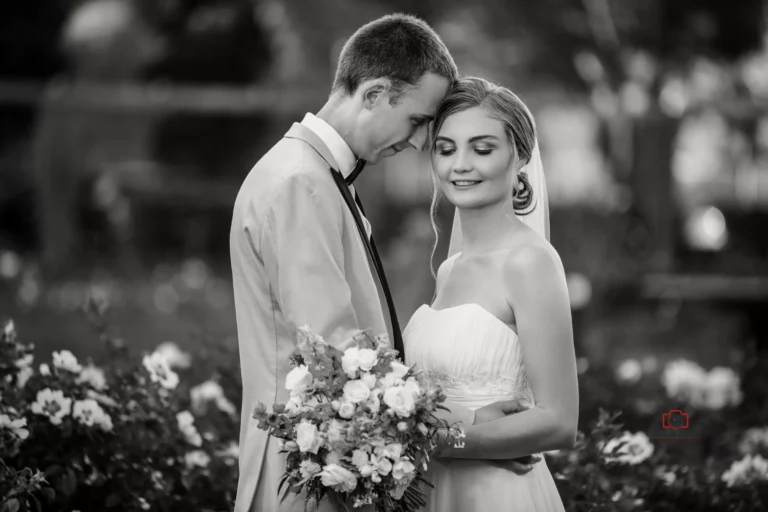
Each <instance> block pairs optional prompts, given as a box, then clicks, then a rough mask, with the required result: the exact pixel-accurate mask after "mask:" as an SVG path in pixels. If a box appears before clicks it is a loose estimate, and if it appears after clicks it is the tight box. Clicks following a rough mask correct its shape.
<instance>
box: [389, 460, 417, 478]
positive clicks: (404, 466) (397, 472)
mask: <svg viewBox="0 0 768 512" xmlns="http://www.w3.org/2000/svg"><path fill="white" fill-rule="evenodd" d="M414 469H416V466H414V465H413V463H411V461H409V460H405V459H400V460H399V461H397V462H395V465H394V466H393V467H392V478H394V479H395V480H400V479H402V478H403V477H404V476H406V475H409V474H411V473H413V470H414Z"/></svg>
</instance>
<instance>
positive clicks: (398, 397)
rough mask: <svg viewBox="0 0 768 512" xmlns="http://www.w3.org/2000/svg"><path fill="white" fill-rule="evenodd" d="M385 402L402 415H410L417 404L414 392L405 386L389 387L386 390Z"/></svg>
mask: <svg viewBox="0 0 768 512" xmlns="http://www.w3.org/2000/svg"><path fill="white" fill-rule="evenodd" d="M384 403H385V404H387V405H388V406H389V407H390V408H391V409H392V410H393V411H395V412H396V413H397V415H398V416H400V417H408V416H410V415H411V413H413V410H414V408H415V406H416V404H415V401H414V399H413V393H411V392H410V391H409V390H407V389H405V388H404V387H396V388H389V389H388V390H386V391H385V392H384Z"/></svg>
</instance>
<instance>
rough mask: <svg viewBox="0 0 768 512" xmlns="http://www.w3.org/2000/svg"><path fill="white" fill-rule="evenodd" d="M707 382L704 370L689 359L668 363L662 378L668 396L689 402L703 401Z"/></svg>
mask: <svg viewBox="0 0 768 512" xmlns="http://www.w3.org/2000/svg"><path fill="white" fill-rule="evenodd" d="M706 382H707V372H706V371H704V368H702V367H701V366H699V365H698V364H696V363H694V362H692V361H688V360H687V359H677V360H675V361H672V362H670V363H668V364H667V366H666V367H665V368H664V373H663V374H662V376H661V383H662V384H663V385H664V388H665V389H666V390H667V396H669V397H670V398H674V399H677V400H684V401H688V402H691V401H700V400H701V397H702V395H703V393H704V387H705V385H706Z"/></svg>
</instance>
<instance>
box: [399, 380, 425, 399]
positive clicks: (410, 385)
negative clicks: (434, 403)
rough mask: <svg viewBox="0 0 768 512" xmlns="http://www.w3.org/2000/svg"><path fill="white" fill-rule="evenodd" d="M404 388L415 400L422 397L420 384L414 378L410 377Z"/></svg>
mask: <svg viewBox="0 0 768 512" xmlns="http://www.w3.org/2000/svg"><path fill="white" fill-rule="evenodd" d="M403 387H404V388H405V389H407V390H408V391H410V392H411V394H412V395H413V398H414V399H418V398H419V396H420V395H421V387H419V382H418V381H417V380H416V379H414V378H413V377H408V380H406V381H405V384H404V385H403Z"/></svg>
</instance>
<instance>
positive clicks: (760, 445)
mask: <svg viewBox="0 0 768 512" xmlns="http://www.w3.org/2000/svg"><path fill="white" fill-rule="evenodd" d="M766 449H768V427H754V428H750V429H747V431H746V432H744V435H743V436H742V438H741V441H740V442H739V451H740V452H741V453H742V454H743V455H755V454H756V453H757V452H758V451H759V450H766Z"/></svg>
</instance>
